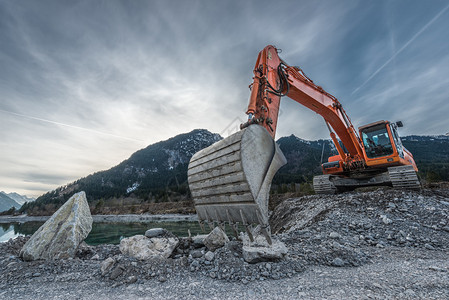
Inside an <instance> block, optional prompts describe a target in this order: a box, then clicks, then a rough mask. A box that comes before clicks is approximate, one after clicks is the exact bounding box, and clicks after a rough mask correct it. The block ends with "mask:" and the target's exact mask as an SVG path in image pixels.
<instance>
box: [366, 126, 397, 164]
mask: <svg viewBox="0 0 449 300" xmlns="http://www.w3.org/2000/svg"><path fill="white" fill-rule="evenodd" d="M361 134H362V140H363V146H364V148H365V153H366V156H367V158H368V159H370V158H371V159H375V158H379V157H384V156H390V155H392V154H393V153H394V149H393V146H392V144H391V137H390V134H389V132H388V130H387V124H386V123H381V124H377V125H374V126H371V127H368V128H364V129H362V132H361Z"/></svg>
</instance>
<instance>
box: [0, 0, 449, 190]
mask: <svg viewBox="0 0 449 300" xmlns="http://www.w3.org/2000/svg"><path fill="white" fill-rule="evenodd" d="M448 28H449V2H448V1H446V0H443V1H438V0H432V1H411V0H404V1H400V0H395V1H393V0H388V1H387V0H378V1H368V0H360V1H355V0H354V1H353V0H341V1H324V0H320V1H261V0H259V1H222V0H221V1H214V0H204V1H193V0H192V1H191V0H183V1H172V0H166V1H162V0H161V1H158V0H152V1H139V0H136V1H112V0H107V1H106V0H105V1H100V0H98V1H59V0H55V1H45V0H40V1H32V0H24V1H13V0H0V190H2V191H5V192H18V193H21V194H24V195H27V196H34V197H37V196H39V195H42V194H43V193H45V192H47V191H50V190H53V189H55V188H57V187H59V186H62V185H65V184H67V183H70V182H73V181H74V180H77V179H79V178H81V177H85V176H87V175H89V174H91V173H93V172H97V171H100V170H106V169H109V168H111V167H113V166H115V165H117V164H118V163H120V162H121V161H123V160H125V159H127V158H128V157H129V156H130V155H131V154H132V153H134V152H135V151H137V150H139V149H142V148H145V147H146V146H148V145H150V144H152V143H155V142H158V141H161V140H165V139H168V138H170V137H173V136H175V135H177V134H180V133H185V132H189V131H191V130H193V129H197V128H204V129H208V130H209V131H211V132H215V133H220V134H222V135H223V136H227V135H228V134H229V133H230V132H232V131H233V130H235V129H236V128H237V126H238V124H239V123H240V122H241V121H244V120H245V119H246V115H245V111H246V108H247V105H248V97H249V93H250V91H249V89H248V85H249V84H250V83H251V82H252V71H253V68H254V64H255V61H256V58H257V55H258V53H259V51H261V50H262V49H263V48H264V47H265V46H266V45H270V44H271V45H275V46H276V47H277V48H279V49H282V53H281V54H280V56H281V58H282V59H283V60H284V61H286V62H287V63H288V64H290V65H297V66H300V67H301V68H302V69H303V70H304V71H305V73H306V74H307V75H308V76H309V77H310V78H311V79H312V80H313V81H314V82H315V83H317V84H318V85H320V86H322V87H323V88H324V89H325V90H326V91H327V92H329V93H331V94H333V95H334V96H336V97H337V98H338V99H339V101H340V102H341V103H342V104H343V107H344V108H345V110H346V112H347V113H348V115H349V116H350V118H351V120H352V123H353V124H354V125H355V126H356V127H358V126H361V125H364V124H367V123H371V122H374V121H378V120H390V121H398V120H401V121H402V122H403V123H404V127H403V128H401V129H400V133H401V135H410V134H418V135H438V134H446V133H447V132H449V122H448V121H447V116H448V113H449V92H448V87H449V31H448ZM290 134H294V135H296V136H298V137H301V138H303V139H308V140H315V139H320V138H328V136H329V133H328V131H327V127H326V126H325V123H324V121H323V119H322V118H321V117H320V116H319V115H317V114H315V113H313V112H312V111H309V110H308V109H306V108H305V107H302V106H301V105H299V104H298V103H296V102H294V101H292V100H291V99H289V98H287V97H284V98H283V99H282V101H281V110H280V116H279V123H278V128H277V138H279V137H282V136H286V135H290Z"/></svg>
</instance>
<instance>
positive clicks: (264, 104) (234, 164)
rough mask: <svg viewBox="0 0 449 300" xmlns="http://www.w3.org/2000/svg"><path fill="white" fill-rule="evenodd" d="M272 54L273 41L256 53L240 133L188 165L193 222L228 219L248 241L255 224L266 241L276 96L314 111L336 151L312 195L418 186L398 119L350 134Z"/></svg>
mask: <svg viewBox="0 0 449 300" xmlns="http://www.w3.org/2000/svg"><path fill="white" fill-rule="evenodd" d="M278 53H279V51H278V49H276V48H275V47H274V46H267V47H265V48H264V49H263V50H262V51H261V52H260V53H259V56H258V58H257V61H256V65H255V67H254V77H253V83H252V85H251V86H250V88H251V96H250V99H249V105H248V110H247V115H248V121H247V122H246V123H244V124H241V126H240V127H241V129H242V130H241V131H240V132H237V133H235V134H233V135H231V136H229V137H227V138H226V139H223V140H221V141H219V142H217V143H215V144H213V145H212V146H210V147H208V148H206V149H203V150H201V151H199V152H198V153H196V154H195V155H194V156H193V157H192V159H191V161H190V163H189V170H188V179H189V186H190V190H191V192H192V196H193V198H194V201H195V207H196V210H197V212H198V216H199V220H200V224H201V222H202V221H205V222H208V223H209V224H210V223H211V222H212V225H213V222H214V221H215V222H218V224H224V223H225V222H228V223H229V224H231V227H232V228H234V229H236V226H235V225H236V224H238V223H241V224H243V225H244V226H246V227H247V232H248V235H249V236H250V238H251V224H259V225H261V228H262V233H263V234H264V235H265V236H266V237H267V240H269V235H270V234H269V226H268V195H269V189H270V186H271V181H272V178H273V176H274V174H275V173H276V172H277V170H278V169H279V168H280V167H281V166H282V165H284V164H285V163H286V159H285V157H284V155H283V154H282V152H281V151H280V149H279V147H278V146H277V144H276V143H275V142H274V137H275V134H276V127H277V122H278V115H279V106H280V99H281V97H283V96H288V97H289V98H291V99H293V100H294V101H296V102H298V103H300V104H302V105H303V106H305V107H307V108H309V109H310V110H312V111H314V112H316V113H317V114H319V115H321V116H322V117H323V118H324V121H325V123H326V125H327V127H328V129H329V132H330V137H331V139H332V141H333V143H334V145H335V148H336V149H337V151H338V154H337V155H334V156H331V157H329V159H328V161H327V162H325V163H323V164H322V166H321V167H322V170H323V175H320V176H315V177H314V179H313V186H314V189H315V192H316V193H317V194H328V193H336V192H343V191H348V190H353V189H355V188H357V187H364V186H373V185H390V186H393V187H394V188H411V189H419V188H420V182H419V179H418V176H417V173H416V172H417V171H418V169H417V167H416V164H415V161H414V160H413V156H412V154H411V153H410V152H409V151H408V150H407V149H405V147H404V146H403V145H402V143H401V139H400V137H399V134H398V127H402V122H400V121H399V122H395V123H391V122H389V121H383V120H382V121H378V122H374V123H371V124H367V125H364V126H361V127H359V134H357V131H356V130H355V128H354V126H353V125H352V123H351V120H350V118H349V117H348V115H347V114H346V112H345V110H344V109H343V106H342V105H341V103H340V102H339V101H338V100H337V98H335V97H334V96H332V95H331V94H329V93H327V92H326V91H324V89H323V88H321V87H320V86H318V85H316V84H315V83H314V82H313V81H312V80H311V79H310V78H308V77H307V76H306V75H305V73H304V72H303V71H302V70H301V68H299V67H292V66H289V65H288V64H287V63H285V62H284V61H283V60H282V59H281V58H280V57H279V55H278Z"/></svg>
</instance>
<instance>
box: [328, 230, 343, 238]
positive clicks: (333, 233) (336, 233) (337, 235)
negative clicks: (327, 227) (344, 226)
mask: <svg viewBox="0 0 449 300" xmlns="http://www.w3.org/2000/svg"><path fill="white" fill-rule="evenodd" d="M329 237H330V238H331V239H339V238H340V235H339V234H338V232H335V231H333V232H331V233H330V234H329Z"/></svg>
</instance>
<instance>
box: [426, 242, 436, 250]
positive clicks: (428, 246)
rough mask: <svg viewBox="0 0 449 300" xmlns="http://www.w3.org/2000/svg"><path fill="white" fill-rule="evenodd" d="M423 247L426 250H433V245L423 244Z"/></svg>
mask: <svg viewBox="0 0 449 300" xmlns="http://www.w3.org/2000/svg"><path fill="white" fill-rule="evenodd" d="M424 248H426V249H427V250H435V247H434V246H432V245H431V244H427V243H426V244H424Z"/></svg>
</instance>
